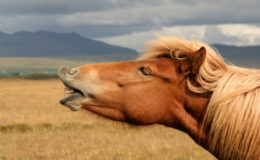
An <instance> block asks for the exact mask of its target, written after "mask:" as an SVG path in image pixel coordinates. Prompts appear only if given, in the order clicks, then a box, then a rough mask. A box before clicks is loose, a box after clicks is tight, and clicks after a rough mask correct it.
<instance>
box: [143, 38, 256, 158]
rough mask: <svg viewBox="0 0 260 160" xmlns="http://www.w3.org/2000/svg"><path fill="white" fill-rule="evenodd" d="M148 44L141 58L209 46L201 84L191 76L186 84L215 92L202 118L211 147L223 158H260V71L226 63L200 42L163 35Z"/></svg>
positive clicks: (188, 51)
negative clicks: (195, 81) (191, 79)
mask: <svg viewBox="0 0 260 160" xmlns="http://www.w3.org/2000/svg"><path fill="white" fill-rule="evenodd" d="M149 46H150V47H148V49H147V51H146V52H145V53H144V54H143V55H141V57H140V58H139V59H150V58H155V57H158V56H159V55H161V54H165V53H167V54H170V53H171V52H172V50H174V51H184V52H186V53H194V52H195V51H197V50H198V49H199V48H200V47H202V46H204V47H205V48H206V59H205V61H204V63H203V64H202V66H201V67H200V69H199V72H198V73H197V74H196V80H197V82H198V83H199V84H200V87H198V86H193V85H192V83H191V82H190V80H189V79H187V86H188V88H189V90H191V91H193V92H196V93H198V94H200V93H205V92H211V93H212V96H211V98H210V102H209V104H208V107H207V110H206V112H205V116H204V121H203V128H205V129H207V128H208V129H209V131H208V132H209V139H210V144H209V147H210V150H211V152H213V153H215V154H216V155H218V156H219V158H221V159H236V160H245V159H246V160H248V159H252V160H257V159H259V157H260V70H257V69H246V68H240V67H236V66H234V65H227V64H226V63H225V61H224V60H223V59H222V57H221V56H220V55H219V53H217V52H216V51H215V50H214V49H212V48H211V47H209V46H208V45H206V44H204V43H202V42H199V41H189V40H185V39H180V38H174V37H160V38H159V39H158V40H154V41H150V42H149ZM245 54H246V53H245Z"/></svg>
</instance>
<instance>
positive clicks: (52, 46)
mask: <svg viewBox="0 0 260 160" xmlns="http://www.w3.org/2000/svg"><path fill="white" fill-rule="evenodd" d="M109 54H135V55H136V54H137V52H136V51H135V50H133V49H129V48H125V47H119V46H114V45H109V44H106V43H103V42H100V41H96V40H93V39H89V38H86V37H82V36H80V35H78V34H76V33H55V32H49V31H39V32H24V31H21V32H16V33H13V34H6V33H3V32H0V57H60V58H62V57H73V56H90V55H109Z"/></svg>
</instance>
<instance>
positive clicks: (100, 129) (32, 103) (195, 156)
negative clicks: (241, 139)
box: [0, 79, 214, 160]
mask: <svg viewBox="0 0 260 160" xmlns="http://www.w3.org/2000/svg"><path fill="white" fill-rule="evenodd" d="M0 86H1V92H0V160H53V159H55V160H213V159H214V158H213V157H212V156H211V155H210V154H209V153H208V152H206V151H205V150H203V149H202V148H201V147H199V146H197V145H196V144H195V143H194V142H193V141H192V140H191V139H190V138H189V137H188V136H187V135H186V134H183V133H181V132H179V131H177V130H174V129H171V128H167V127H164V126H161V125H152V126H146V127H133V126H129V125H127V124H122V123H119V122H113V121H110V120H107V119H103V118H101V117H98V116H96V115H93V114H92V113H89V112H87V111H79V112H72V111H70V110H69V109H67V108H65V107H63V106H61V105H60V104H59V103H58V101H59V99H60V98H61V97H62V96H63V85H62V84H61V83H60V82H59V80H23V79H0Z"/></svg>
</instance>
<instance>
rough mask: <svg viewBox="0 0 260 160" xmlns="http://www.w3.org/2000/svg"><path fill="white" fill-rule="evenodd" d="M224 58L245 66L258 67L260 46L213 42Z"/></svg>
mask: <svg viewBox="0 0 260 160" xmlns="http://www.w3.org/2000/svg"><path fill="white" fill-rule="evenodd" d="M213 47H215V48H216V49H217V50H218V51H219V53H220V54H221V55H222V56H223V57H224V58H225V60H227V61H229V62H231V63H233V64H236V65H239V66H246V67H254V68H260V46H232V45H224V44H214V45H213Z"/></svg>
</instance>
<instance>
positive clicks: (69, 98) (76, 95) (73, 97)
mask: <svg viewBox="0 0 260 160" xmlns="http://www.w3.org/2000/svg"><path fill="white" fill-rule="evenodd" d="M82 97H83V96H82V94H80V93H78V92H72V93H71V94H69V95H68V96H65V97H64V98H62V99H61V100H60V103H61V104H63V105H66V102H68V101H74V100H77V99H80V98H82Z"/></svg>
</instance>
